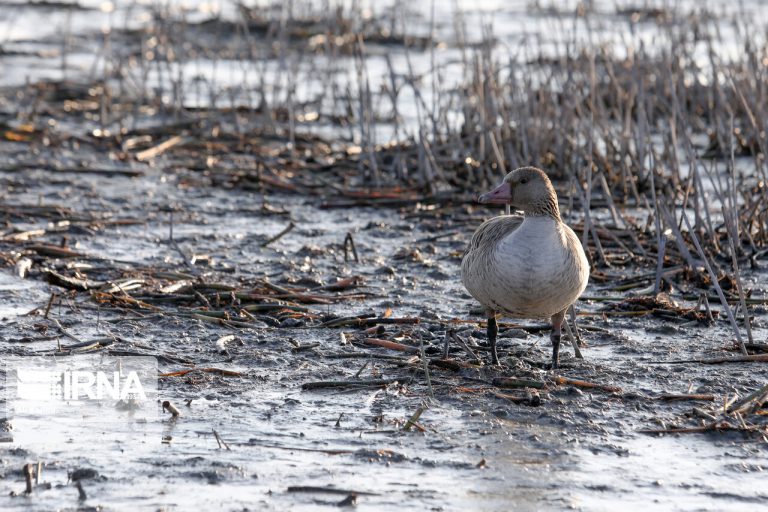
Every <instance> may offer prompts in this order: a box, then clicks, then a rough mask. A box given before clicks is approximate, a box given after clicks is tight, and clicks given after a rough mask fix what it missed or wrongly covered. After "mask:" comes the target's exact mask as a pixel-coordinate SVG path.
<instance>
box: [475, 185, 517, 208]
mask: <svg viewBox="0 0 768 512" xmlns="http://www.w3.org/2000/svg"><path fill="white" fill-rule="evenodd" d="M477 201H478V202H480V203H482V204H509V203H510V202H511V201H512V186H511V185H510V184H509V183H502V184H501V185H499V186H498V187H496V188H495V189H493V190H491V191H490V192H486V193H485V194H483V195H481V196H480V197H479V198H478V200H477Z"/></svg>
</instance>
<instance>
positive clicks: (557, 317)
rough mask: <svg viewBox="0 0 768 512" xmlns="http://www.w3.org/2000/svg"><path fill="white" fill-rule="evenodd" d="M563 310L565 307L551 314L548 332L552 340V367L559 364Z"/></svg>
mask: <svg viewBox="0 0 768 512" xmlns="http://www.w3.org/2000/svg"><path fill="white" fill-rule="evenodd" d="M565 312H566V309H564V310H562V311H560V312H559V313H555V314H554V315H552V332H551V333H550V334H549V339H550V340H551V341H552V369H555V368H557V367H558V366H559V356H560V338H561V334H562V331H561V329H562V326H563V319H564V318H565Z"/></svg>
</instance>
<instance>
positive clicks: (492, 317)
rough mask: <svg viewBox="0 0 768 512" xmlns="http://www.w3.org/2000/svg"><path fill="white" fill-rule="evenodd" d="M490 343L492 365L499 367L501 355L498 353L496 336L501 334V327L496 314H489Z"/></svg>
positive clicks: (488, 331)
mask: <svg viewBox="0 0 768 512" xmlns="http://www.w3.org/2000/svg"><path fill="white" fill-rule="evenodd" d="M487 333H488V343H489V344H490V346H491V364H492V365H494V366H498V365H499V355H498V353H497V352H496V336H497V335H498V334H499V326H498V325H497V324H496V313H495V312H490V311H489V312H488V330H487Z"/></svg>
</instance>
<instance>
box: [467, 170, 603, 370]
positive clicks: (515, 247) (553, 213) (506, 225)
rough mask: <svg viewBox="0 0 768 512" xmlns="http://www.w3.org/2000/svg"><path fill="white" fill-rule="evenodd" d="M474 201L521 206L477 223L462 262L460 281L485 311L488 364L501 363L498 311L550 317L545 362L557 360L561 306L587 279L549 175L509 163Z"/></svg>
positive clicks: (584, 258) (586, 264)
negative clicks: (507, 169)
mask: <svg viewBox="0 0 768 512" xmlns="http://www.w3.org/2000/svg"><path fill="white" fill-rule="evenodd" d="M478 201H479V202H480V203H482V204H503V205H509V206H511V208H512V209H514V210H516V211H522V215H519V214H512V215H500V216H498V217H493V218H491V219H489V220H487V221H485V222H484V223H482V224H481V225H480V227H478V228H477V230H476V231H475V233H474V234H473V235H472V239H471V240H470V242H469V246H468V247H467V250H466V252H465V253H464V257H463V259H462V262H461V281H462V284H463V285H464V287H465V288H466V289H467V291H468V292H469V294H470V295H472V297H474V298H475V299H476V300H477V301H478V302H480V304H481V305H482V306H483V307H484V308H485V311H486V313H487V317H488V328H487V333H488V342H489V344H490V351H491V364H493V365H498V364H499V356H498V354H497V352H496V337H497V335H498V332H499V330H498V325H497V323H496V317H497V315H498V314H502V315H505V316H510V317H515V318H549V319H551V321H552V331H551V333H550V340H551V341H552V364H551V367H552V368H557V367H558V364H559V363H558V356H559V352H560V338H561V327H562V323H563V319H564V318H565V313H566V311H567V310H568V308H569V307H570V306H571V304H573V303H574V302H575V301H576V299H578V298H579V296H580V295H581V294H582V293H583V292H584V289H585V288H586V287H587V281H588V280H589V269H590V265H589V260H588V259H587V256H586V254H585V253H584V249H583V247H582V246H581V242H580V241H579V238H578V237H577V236H576V233H574V232H573V230H572V229H571V228H570V227H569V226H568V225H567V224H565V223H564V222H563V220H562V218H561V217H560V207H559V205H558V202H557V193H556V192H555V189H554V187H553V186H552V182H551V181H550V180H549V177H547V175H546V173H545V172H544V171H542V170H541V169H538V168H536V167H521V168H519V169H515V170H514V171H512V172H510V173H509V174H507V175H506V176H505V177H504V179H503V180H502V182H501V184H500V185H499V186H497V187H496V188H494V189H493V190H491V191H490V192H487V193H485V194H483V195H481V196H480V197H479V199H478Z"/></svg>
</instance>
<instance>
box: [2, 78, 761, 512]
mask: <svg viewBox="0 0 768 512" xmlns="http://www.w3.org/2000/svg"><path fill="white" fill-rule="evenodd" d="M38 92H39V101H40V102H41V103H40V104H42V105H49V106H51V108H52V109H53V108H54V107H55V108H58V107H59V106H60V105H61V104H62V103H63V102H67V101H68V102H70V103H69V105H70V111H75V112H77V111H78V108H80V107H82V108H83V109H85V110H87V109H88V108H98V105H96V106H93V105H91V106H90V107H89V106H88V102H89V101H93V99H92V98H89V95H90V94H94V92H93V90H90V91H89V89H88V88H87V87H81V86H77V85H75V84H64V83H62V84H55V85H45V86H42V85H41V86H40V88H39V90H38ZM13 97H14V96H13V95H8V96H7V97H6V100H5V101H6V103H5V107H4V108H5V109H6V111H7V112H9V108H10V105H11V103H10V102H11V98H13ZM42 111H44V109H43V110H42ZM236 115H237V113H228V114H226V115H224V116H222V118H221V119H217V120H215V121H212V120H211V119H210V118H208V117H207V116H206V114H204V113H203V114H201V113H199V112H197V113H194V114H193V115H191V116H190V119H189V120H183V121H180V122H178V123H177V124H175V125H174V124H169V123H168V122H167V119H165V120H163V123H162V125H160V124H158V125H157V126H152V125H151V124H147V125H145V126H144V127H143V128H141V129H135V130H131V131H128V132H126V133H122V134H119V135H110V134H104V133H100V132H94V131H88V132H83V131H77V130H74V129H73V128H72V127H73V126H76V125H73V124H71V123H66V124H64V123H61V124H59V123H56V122H53V121H48V120H49V119H51V120H52V119H54V117H55V116H54V115H53V114H51V115H50V116H47V115H40V116H37V117H36V121H35V122H31V123H28V122H19V121H18V120H16V119H13V118H12V117H11V116H10V115H8V116H7V117H6V120H5V122H4V126H3V130H2V133H3V136H2V141H0V155H1V158H2V165H1V166H0V181H1V182H2V187H1V188H0V190H2V202H1V203H0V210H1V211H2V217H3V225H2V232H1V233H0V235H1V237H0V258H2V264H3V267H4V269H3V274H2V282H1V283H0V290H2V297H3V300H2V306H1V307H2V324H1V325H2V331H1V332H0V346H1V347H2V353H3V354H4V355H6V356H7V355H16V356H39V355H46V356H56V357H78V356H79V355H80V354H83V353H105V354H113V355H152V356H155V357H157V359H158V364H159V369H160V372H161V375H162V376H161V377H160V387H161V390H160V395H161V398H162V400H167V401H169V402H171V403H172V404H174V405H175V406H176V407H177V408H178V409H179V411H180V416H178V417H176V418H174V417H172V416H171V415H170V414H169V413H168V412H167V411H164V412H163V413H162V414H163V415H162V417H161V419H160V420H158V421H159V424H160V425H161V426H162V430H163V434H162V439H158V440H156V441H157V444H156V445H152V447H151V449H149V450H147V448H146V447H143V448H140V447H132V446H130V445H126V446H124V447H120V446H115V445H112V444H106V445H100V444H99V443H98V438H99V437H98V433H96V432H88V431H83V432H77V433H66V434H65V435H66V436H67V437H68V441H67V442H66V443H64V444H56V445H52V446H49V447H47V448H43V449H31V448H29V447H25V446H18V445H14V444H13V442H11V441H9V444H8V445H7V448H5V449H3V452H2V456H0V473H1V474H2V489H3V492H2V493H0V508H3V509H12V508H19V509H21V508H23V507H27V506H29V505H30V504H31V505H32V506H33V507H35V508H38V509H51V508H64V509H95V508H96V507H106V508H107V509H112V508H115V509H120V508H131V509H133V508H140V509H147V510H149V509H152V510H155V509H168V510H175V509H179V510H181V509H189V507H195V508H197V507H210V506H219V507H222V508H223V509H226V510H232V509H275V510H284V509H286V508H293V509H297V510H298V509H301V510H307V509H313V508H317V509H327V508H334V507H336V506H347V505H354V504H356V505H357V507H358V508H359V509H361V510H380V509H384V508H388V507H392V508H394V507H398V508H402V507H406V508H407V509H417V508H418V509H432V510H456V509H460V508H461V509H465V508H467V507H470V508H474V509H484V510H492V509H508V508H509V507H510V506H511V505H510V504H511V503H514V508H517V509H548V508H549V509H559V508H564V507H574V508H576V509H584V510H596V509H601V508H610V506H611V504H612V503H615V502H617V501H622V502H624V503H628V504H633V503H634V504H636V505H639V504H644V505H646V506H649V507H651V508H653V507H654V506H656V507H658V508H679V509H710V508H711V509H720V510H723V509H733V510H738V509H745V508H748V509H754V508H755V507H758V506H760V505H761V504H764V503H765V501H764V500H765V499H766V498H768V495H767V494H766V492H765V487H764V486H763V485H761V484H760V482H761V481H762V472H763V471H764V468H765V462H764V460H765V446H766V444H765V442H766V438H765V434H766V430H765V429H766V421H765V411H766V409H765V408H762V405H763V402H764V400H765V388H764V387H762V386H764V384H765V370H764V368H763V365H764V364H765V360H764V358H763V359H760V358H759V357H756V358H754V359H760V360H757V361H741V362H728V363H721V364H715V363H717V360H718V359H722V358H728V357H737V356H738V351H737V349H736V348H735V346H734V340H733V331H732V329H731V327H730V326H729V324H728V322H727V319H726V318H725V315H724V314H719V309H720V308H719V307H718V306H717V298H716V296H715V295H714V294H713V293H712V292H710V291H708V287H707V282H706V279H705V278H704V277H701V276H696V275H690V274H689V273H686V272H684V271H681V270H680V269H679V268H678V267H676V266H675V265H674V261H672V262H671V263H670V264H669V267H670V270H669V272H668V273H667V274H665V276H666V277H667V280H665V282H667V281H668V282H669V283H673V284H674V287H673V288H672V289H671V291H670V292H669V294H662V295H659V296H654V295H653V293H652V292H653V284H654V283H653V281H654V278H655V272H654V265H655V255H653V254H650V255H646V256H643V255H642V254H640V253H639V250H638V251H637V253H636V252H635V251H634V250H633V249H632V248H631V247H632V243H633V242H632V239H631V237H629V236H628V235H627V233H626V232H624V231H622V230H614V231H612V232H610V233H608V232H609V231H610V228H607V227H606V228H605V230H604V231H605V233H606V234H605V238H604V240H603V242H604V247H603V250H604V251H605V254H606V257H607V259H608V260H609V262H610V266H608V265H605V264H601V265H599V266H595V267H594V268H593V272H592V278H591V281H590V285H589V288H588V289H587V291H586V292H585V296H584V297H583V298H582V299H581V300H580V301H579V302H578V304H577V310H578V322H577V324H578V332H579V335H580V338H581V340H582V347H581V352H582V353H583V356H584V358H583V359H578V358H576V357H574V354H573V349H572V348H571V347H570V346H569V344H568V343H567V342H566V343H565V344H564V345H565V347H564V349H563V354H562V355H561V363H562V365H561V366H562V367H561V368H559V369H557V370H555V371H553V370H550V369H548V366H547V364H548V362H549V357H550V348H549V338H548V326H547V325H546V324H542V323H538V322H536V321H528V320H526V321H517V320H515V319H504V320H503V321H502V323H501V334H500V357H501V360H502V365H501V367H499V368H495V367H491V366H489V365H487V364H486V361H487V359H488V354H487V343H486V337H485V332H484V323H483V318H482V316H481V315H480V312H479V311H478V310H477V304H475V303H474V302H473V300H472V299H471V298H470V297H469V296H468V295H467V294H466V292H465V291H464V290H463V288H462V286H461V284H460V280H459V264H460V261H461V255H462V252H463V249H464V247H465V245H466V243H467V242H468V240H469V238H470V236H471V234H472V232H473V230H474V229H475V228H476V227H477V226H478V225H479V224H480V223H481V221H482V220H483V219H486V218H488V217H490V216H492V215H496V214H498V213H500V212H499V211H496V210H494V209H489V208H485V207H480V206H478V205H475V204H473V202H472V198H471V196H472V194H471V193H466V194H460V193H450V194H446V193H445V192H443V193H440V194H426V193H425V192H424V191H421V190H412V189H407V188H395V187H390V188H379V189H375V190H374V189H367V188H365V187H363V186H356V184H355V179H356V177H359V175H360V173H359V169H360V161H359V152H358V151H356V150H354V149H352V150H348V149H347V148H345V147H341V146H340V147H335V146H334V144H332V143H329V142H326V141H322V140H319V139H317V138H315V137H309V136H307V137H301V136H299V137H298V139H297V144H296V146H294V147H290V145H289V144H288V140H287V139H286V138H284V137H282V136H280V135H279V134H269V135H268V136H267V135H266V134H264V133H260V132H259V128H258V124H257V123H256V124H254V125H253V126H251V127H250V128H249V129H248V130H243V129H242V126H243V125H242V123H240V124H239V125H238V128H237V129H236V128H235V127H234V124H233V123H232V122H231V120H232V119H233V118H234V116H236ZM227 116H229V117H227ZM243 133H247V135H242V134H243ZM169 141H170V142H169ZM404 151H407V148H406V149H405V150H404ZM225 164H226V165H225ZM557 185H558V187H560V185H561V184H557ZM574 209H575V210H578V207H575V208H574ZM594 212H595V215H600V210H599V209H595V211H594ZM625 216H626V217H627V218H630V219H632V218H633V215H632V212H625ZM636 219H637V222H638V224H642V223H643V222H644V216H643V214H642V212H640V213H638V214H637V217H636ZM568 220H569V222H570V223H571V225H573V226H574V227H575V228H576V229H577V231H579V230H580V229H581V226H582V225H583V224H582V220H581V219H580V218H579V217H578V216H577V215H570V216H569V217H568ZM601 236H602V235H601ZM635 236H638V237H641V238H642V237H643V236H644V235H643V234H642V233H638V234H636V235H635ZM616 240H619V242H621V243H616ZM640 242H642V240H640ZM593 256H594V253H593ZM670 261H671V260H670ZM762 263H763V262H762V261H760V260H757V261H756V266H755V268H754V269H753V270H751V271H750V273H749V274H748V275H747V276H746V278H745V279H744V285H745V287H747V288H749V289H751V290H752V292H751V293H752V294H751V297H752V298H751V300H750V306H749V314H750V315H753V316H754V318H753V323H752V329H753V334H754V340H755V342H754V343H752V344H750V345H749V349H750V353H751V354H754V355H760V354H765V353H768V351H766V350H765V349H766V344H765V335H766V329H765V322H766V315H765V313H766V310H765V307H764V303H765V299H762V298H761V297H766V296H767V295H768V292H767V291H766V282H768V280H767V279H766V273H765V271H764V270H762V268H761V267H762ZM670 286H671V284H668V285H665V286H664V288H665V289H670ZM707 295H709V304H710V308H711V311H710V313H707V309H706V308H705V306H704V303H703V301H701V300H699V299H700V298H701V297H702V296H707ZM730 297H731V298H733V297H735V296H730ZM734 303H735V301H734ZM743 314H744V312H743V311H742V312H741V313H739V315H740V317H741V316H743ZM446 344H447V345H446ZM446 346H447V350H448V355H447V357H444V350H445V348H446ZM756 392H757V393H756ZM52 421H53V420H52ZM4 425H5V427H6V429H7V430H8V432H7V437H8V438H9V439H10V438H11V437H12V435H13V420H12V419H10V420H8V421H6V422H5V424H4ZM214 431H215V432H216V433H215V434H214ZM654 432H657V433H654ZM38 461H40V462H42V465H43V466H42V467H43V468H44V471H43V474H42V475H41V482H40V483H39V484H38V485H36V486H35V487H34V489H33V492H32V493H31V494H30V495H27V494H25V493H24V488H25V483H24V476H23V474H22V471H21V468H22V467H23V466H24V464H27V463H34V464H36V463H37V462H38ZM76 485H79V486H80V487H81V488H82V494H81V493H79V492H78V489H77V488H76Z"/></svg>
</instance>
